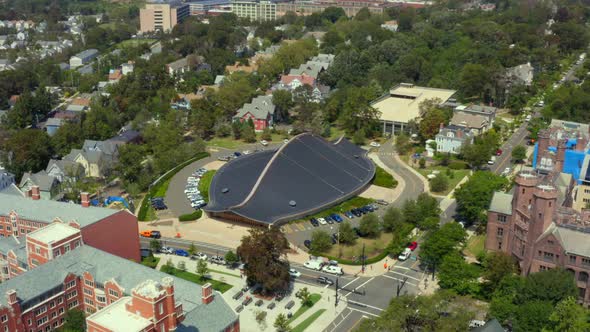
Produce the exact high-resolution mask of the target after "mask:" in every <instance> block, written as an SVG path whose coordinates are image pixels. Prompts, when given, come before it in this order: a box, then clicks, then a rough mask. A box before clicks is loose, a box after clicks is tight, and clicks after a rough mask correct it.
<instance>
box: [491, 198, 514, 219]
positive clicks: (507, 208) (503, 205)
mask: <svg viewBox="0 0 590 332" xmlns="http://www.w3.org/2000/svg"><path fill="white" fill-rule="evenodd" d="M489 211H492V212H498V213H502V214H505V215H509V216H510V215H512V194H507V193H503V192H495V193H494V196H493V197H492V202H491V203H490V208H489Z"/></svg>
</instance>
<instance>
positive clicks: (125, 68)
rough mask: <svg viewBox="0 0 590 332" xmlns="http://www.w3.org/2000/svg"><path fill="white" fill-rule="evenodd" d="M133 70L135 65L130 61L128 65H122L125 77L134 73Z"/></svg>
mask: <svg viewBox="0 0 590 332" xmlns="http://www.w3.org/2000/svg"><path fill="white" fill-rule="evenodd" d="M133 68H134V64H133V62H132V61H129V62H128V63H123V64H121V73H122V74H123V76H125V75H128V74H130V73H132V72H133Z"/></svg>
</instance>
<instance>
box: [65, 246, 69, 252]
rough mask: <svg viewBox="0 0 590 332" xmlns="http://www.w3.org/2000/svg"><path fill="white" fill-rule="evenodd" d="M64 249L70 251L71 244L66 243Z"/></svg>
mask: <svg viewBox="0 0 590 332" xmlns="http://www.w3.org/2000/svg"><path fill="white" fill-rule="evenodd" d="M64 251H65V252H69V251H70V245H69V244H66V245H65V246H64Z"/></svg>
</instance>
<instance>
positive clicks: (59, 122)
mask: <svg viewBox="0 0 590 332" xmlns="http://www.w3.org/2000/svg"><path fill="white" fill-rule="evenodd" d="M62 122H63V119H61V118H49V119H47V122H45V126H46V127H47V126H54V127H59V126H61V125H62Z"/></svg>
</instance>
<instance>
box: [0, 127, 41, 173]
mask: <svg viewBox="0 0 590 332" xmlns="http://www.w3.org/2000/svg"><path fill="white" fill-rule="evenodd" d="M1 147H2V148H1V149H0V153H1V154H0V161H2V164H3V165H4V166H5V167H6V170H8V171H9V172H11V173H12V174H14V176H15V177H16V178H17V179H20V178H21V177H22V176H23V173H24V172H38V171H40V170H42V169H45V167H46V166H47V162H49V159H50V158H51V155H52V150H51V145H50V140H49V136H47V134H46V133H45V132H44V131H42V130H36V129H22V130H19V131H17V132H15V133H14V134H12V135H11V136H10V138H8V140H7V141H5V142H4V144H3V146H1ZM17 181H18V180H17Z"/></svg>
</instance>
